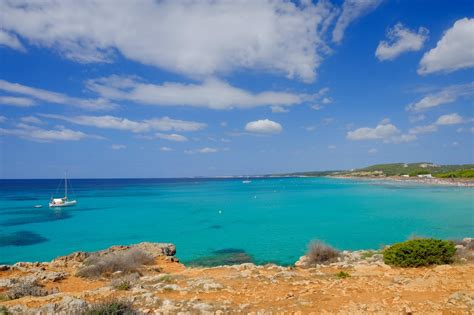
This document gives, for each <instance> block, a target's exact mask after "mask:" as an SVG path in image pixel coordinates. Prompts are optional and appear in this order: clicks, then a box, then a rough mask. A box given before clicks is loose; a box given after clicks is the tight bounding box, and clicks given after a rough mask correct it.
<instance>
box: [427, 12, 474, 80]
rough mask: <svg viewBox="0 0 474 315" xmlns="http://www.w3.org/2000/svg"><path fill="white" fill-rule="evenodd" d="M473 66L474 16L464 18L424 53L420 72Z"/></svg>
mask: <svg viewBox="0 0 474 315" xmlns="http://www.w3.org/2000/svg"><path fill="white" fill-rule="evenodd" d="M471 67H474V18H463V19H460V20H457V21H456V22H455V23H454V25H453V27H451V28H450V29H448V30H447V31H446V32H445V33H444V35H443V37H442V38H441V39H440V40H439V41H438V43H437V44H436V47H435V48H433V49H431V50H430V51H428V52H427V53H425V54H424V56H423V58H422V59H421V61H420V66H419V68H418V73H419V74H428V73H434V72H452V71H456V70H459V69H464V68H471Z"/></svg>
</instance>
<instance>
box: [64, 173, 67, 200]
mask: <svg viewBox="0 0 474 315" xmlns="http://www.w3.org/2000/svg"><path fill="white" fill-rule="evenodd" d="M64 194H65V195H66V198H67V174H65V175H64Z"/></svg>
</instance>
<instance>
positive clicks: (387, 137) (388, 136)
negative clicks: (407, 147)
mask: <svg viewBox="0 0 474 315" xmlns="http://www.w3.org/2000/svg"><path fill="white" fill-rule="evenodd" d="M346 138H347V139H349V140H356V141H359V140H383V142H385V143H401V142H409V141H413V140H416V139H417V138H416V136H415V135H407V134H401V132H400V130H399V129H398V128H397V127H396V126H395V125H393V124H391V123H384V122H382V123H380V124H379V125H377V126H376V127H375V128H370V127H363V128H358V129H356V130H353V131H349V132H347V135H346Z"/></svg>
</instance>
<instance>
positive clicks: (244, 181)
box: [242, 176, 252, 184]
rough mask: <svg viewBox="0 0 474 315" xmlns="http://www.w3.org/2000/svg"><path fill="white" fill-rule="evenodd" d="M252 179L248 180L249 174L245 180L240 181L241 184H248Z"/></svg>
mask: <svg viewBox="0 0 474 315" xmlns="http://www.w3.org/2000/svg"><path fill="white" fill-rule="evenodd" d="M251 182H252V181H251V180H250V176H247V179H246V180H243V181H242V184H250V183H251Z"/></svg>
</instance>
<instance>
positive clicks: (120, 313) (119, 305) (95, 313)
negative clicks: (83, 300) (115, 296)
mask: <svg viewBox="0 0 474 315" xmlns="http://www.w3.org/2000/svg"><path fill="white" fill-rule="evenodd" d="M132 314H138V312H137V311H135V310H134V309H133V307H132V305H131V304H130V303H128V302H125V301H119V300H110V301H106V302H103V303H100V304H96V305H93V306H92V308H90V309H89V310H87V311H86V312H85V313H84V315H132Z"/></svg>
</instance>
